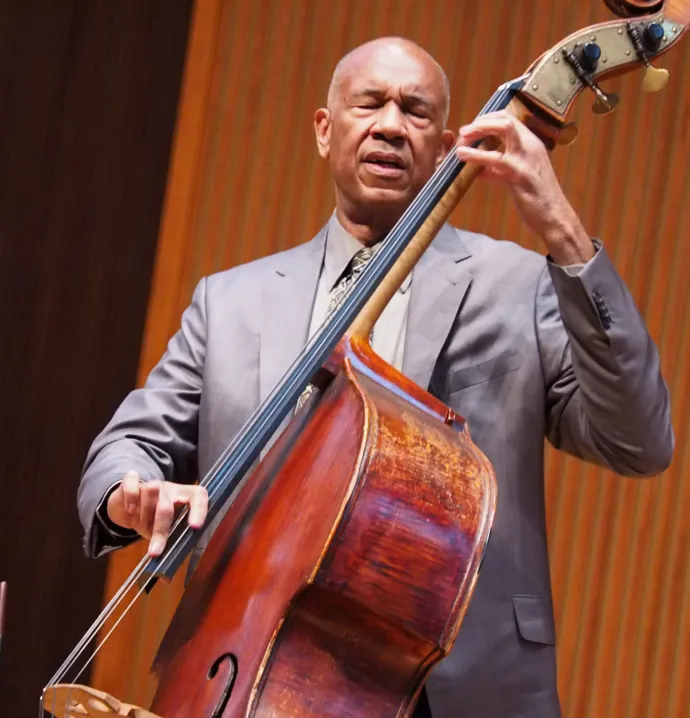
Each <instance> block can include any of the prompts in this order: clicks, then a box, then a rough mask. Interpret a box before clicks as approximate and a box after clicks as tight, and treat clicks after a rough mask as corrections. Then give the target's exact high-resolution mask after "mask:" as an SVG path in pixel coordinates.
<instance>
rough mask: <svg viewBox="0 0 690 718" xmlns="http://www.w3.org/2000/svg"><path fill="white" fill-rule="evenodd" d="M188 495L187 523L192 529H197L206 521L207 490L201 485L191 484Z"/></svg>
mask: <svg viewBox="0 0 690 718" xmlns="http://www.w3.org/2000/svg"><path fill="white" fill-rule="evenodd" d="M190 488H191V489H193V490H192V491H191V492H190V496H189V516H188V519H187V520H188V523H189V525H190V526H191V527H192V528H193V529H199V528H201V527H202V526H203V525H204V521H206V514H208V492H207V491H206V489H205V488H204V487H203V486H191V487H190Z"/></svg>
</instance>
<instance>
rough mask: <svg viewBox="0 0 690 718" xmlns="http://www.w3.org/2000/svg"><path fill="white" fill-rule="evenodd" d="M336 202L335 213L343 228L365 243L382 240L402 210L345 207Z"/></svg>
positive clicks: (369, 243) (375, 207) (374, 207)
mask: <svg viewBox="0 0 690 718" xmlns="http://www.w3.org/2000/svg"><path fill="white" fill-rule="evenodd" d="M343 205H344V203H342V202H337V203H336V208H335V213H336V216H337V218H338V221H339V222H340V224H341V225H342V226H343V229H344V230H345V231H346V232H348V233H349V234H351V235H352V236H353V237H354V238H355V239H357V240H358V241H360V242H361V243H362V244H365V245H372V244H376V243H377V242H379V241H380V240H382V239H383V238H384V237H385V236H386V235H387V234H388V232H390V230H391V229H392V228H393V227H394V226H395V223H396V222H397V221H398V219H400V217H401V215H402V214H403V210H397V209H396V210H394V211H391V210H387V211H386V210H385V209H383V208H382V207H380V206H379V207H377V206H373V207H366V208H363V207H356V208H355V207H353V208H347V207H345V206H343Z"/></svg>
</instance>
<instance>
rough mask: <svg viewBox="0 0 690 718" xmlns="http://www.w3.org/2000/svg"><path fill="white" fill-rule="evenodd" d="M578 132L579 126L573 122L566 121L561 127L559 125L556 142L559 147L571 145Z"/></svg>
mask: <svg viewBox="0 0 690 718" xmlns="http://www.w3.org/2000/svg"><path fill="white" fill-rule="evenodd" d="M579 134H580V129H579V127H578V126H577V125H576V124H575V123H574V122H568V124H567V125H563V127H561V129H560V132H559V133H558V138H557V139H556V142H557V143H558V144H559V145H560V146H561V147H567V146H568V145H572V144H573V142H575V140H576V139H577V136H578V135H579Z"/></svg>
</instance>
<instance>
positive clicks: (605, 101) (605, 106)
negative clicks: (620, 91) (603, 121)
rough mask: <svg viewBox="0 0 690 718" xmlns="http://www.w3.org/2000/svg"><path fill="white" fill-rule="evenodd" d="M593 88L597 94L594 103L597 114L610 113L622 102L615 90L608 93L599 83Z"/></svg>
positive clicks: (593, 108) (593, 107)
mask: <svg viewBox="0 0 690 718" xmlns="http://www.w3.org/2000/svg"><path fill="white" fill-rule="evenodd" d="M592 89H593V90H594V94H595V95H596V96H597V100H596V102H595V103H594V104H593V105H592V110H593V111H594V114H595V115H610V114H611V113H612V112H613V111H614V110H615V109H616V107H618V105H619V104H620V98H619V97H618V95H616V94H614V93H613V92H612V93H610V94H608V95H607V94H606V93H605V92H603V91H602V90H601V88H600V87H598V86H597V85H594V87H593V88H592Z"/></svg>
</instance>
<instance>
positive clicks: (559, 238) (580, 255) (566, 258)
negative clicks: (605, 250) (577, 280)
mask: <svg viewBox="0 0 690 718" xmlns="http://www.w3.org/2000/svg"><path fill="white" fill-rule="evenodd" d="M542 240H543V241H544V244H545V245H546V247H547V249H548V250H549V255H550V257H551V260H552V261H553V262H554V263H555V264H558V265H560V266H562V267H567V266H569V265H572V264H586V263H587V262H589V260H590V259H592V257H593V256H594V255H595V253H596V248H595V246H594V243H593V242H592V238H591V237H590V236H589V235H588V234H587V232H586V231H585V228H584V227H583V226H582V223H581V222H580V220H579V219H578V218H577V217H575V218H572V219H571V218H568V219H565V220H561V221H559V222H557V223H554V224H553V225H552V226H550V227H549V228H548V229H547V230H546V231H545V232H544V233H543V234H542Z"/></svg>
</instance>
